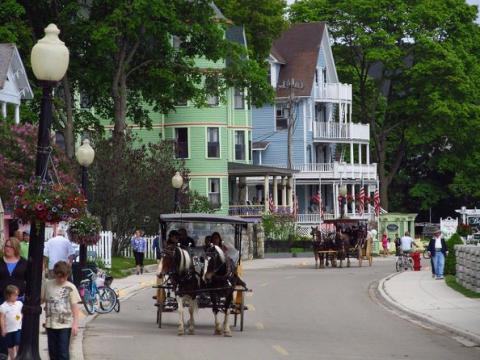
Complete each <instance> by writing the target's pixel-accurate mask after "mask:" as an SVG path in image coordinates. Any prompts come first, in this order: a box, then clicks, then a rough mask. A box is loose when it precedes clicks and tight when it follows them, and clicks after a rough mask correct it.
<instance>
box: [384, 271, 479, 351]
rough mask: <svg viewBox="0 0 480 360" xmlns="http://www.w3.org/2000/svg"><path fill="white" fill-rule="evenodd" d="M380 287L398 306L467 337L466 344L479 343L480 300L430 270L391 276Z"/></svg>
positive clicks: (451, 331)
mask: <svg viewBox="0 0 480 360" xmlns="http://www.w3.org/2000/svg"><path fill="white" fill-rule="evenodd" d="M378 290H379V292H380V294H381V295H382V297H383V298H384V299H385V300H386V301H387V302H388V303H390V304H391V305H393V306H394V307H395V308H397V309H400V310H401V311H404V312H406V313H408V314H409V315H411V316H413V317H414V318H419V319H421V320H422V321H426V322H427V323H430V324H432V325H434V326H435V327H437V328H440V329H442V330H444V331H447V332H449V333H453V334H454V335H455V336H456V337H461V338H463V339H466V340H468V341H467V342H465V341H464V340H463V342H464V343H466V345H470V346H474V345H480V299H470V298H467V297H465V296H463V295H462V294H460V293H458V292H456V291H455V290H453V289H451V288H450V287H449V286H448V285H447V284H446V283H445V281H443V280H435V279H433V278H432V276H431V272H430V271H429V270H426V271H406V272H402V273H396V274H393V275H390V276H388V277H386V278H385V279H383V280H382V281H380V284H379V286H378ZM470 342H471V344H470Z"/></svg>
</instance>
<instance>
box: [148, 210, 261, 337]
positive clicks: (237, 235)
mask: <svg viewBox="0 0 480 360" xmlns="http://www.w3.org/2000/svg"><path fill="white" fill-rule="evenodd" d="M250 222H252V221H251V220H247V219H242V218H240V217H236V216H223V215H211V214H166V215H161V216H160V234H161V239H162V244H163V249H162V257H161V260H160V264H159V267H158V271H157V277H158V280H157V285H156V286H154V288H156V289H157V294H156V296H155V298H156V303H155V306H156V307H157V324H158V327H160V328H161V327H162V314H163V313H164V312H173V311H178V313H179V324H178V334H179V335H183V334H184V322H183V312H184V304H185V305H186V306H187V307H188V310H189V313H190V320H189V322H188V331H189V333H190V334H193V333H194V324H195V322H194V313H195V310H196V309H198V308H211V309H212V311H213V313H214V315H215V334H218V335H220V334H223V335H225V336H231V332H230V327H229V315H230V314H233V315H234V326H237V322H239V328H240V331H243V323H244V313H245V310H246V306H245V301H244V293H245V292H246V291H249V289H248V288H247V287H246V284H245V283H244V282H243V281H242V280H241V279H240V277H239V275H241V274H240V272H241V258H242V230H243V229H244V228H245V227H246V225H247V224H248V223H250ZM178 229H183V230H186V231H188V232H189V234H190V236H191V240H192V243H193V244H194V246H188V247H185V246H183V247H182V246H180V245H179V244H177V243H175V242H169V237H168V236H169V235H171V233H172V230H178ZM212 233H213V234H215V233H216V234H218V238H219V239H220V242H221V243H218V240H217V241H215V240H213V242H211V243H210V242H209V243H205V242H204V239H209V235H210V234H212ZM220 234H222V235H221V236H220ZM195 238H196V239H195ZM208 241H210V240H208ZM190 245H192V244H190ZM219 311H222V312H224V314H225V317H224V320H223V327H222V326H221V325H220V323H219V321H218V319H217V314H218V312H219Z"/></svg>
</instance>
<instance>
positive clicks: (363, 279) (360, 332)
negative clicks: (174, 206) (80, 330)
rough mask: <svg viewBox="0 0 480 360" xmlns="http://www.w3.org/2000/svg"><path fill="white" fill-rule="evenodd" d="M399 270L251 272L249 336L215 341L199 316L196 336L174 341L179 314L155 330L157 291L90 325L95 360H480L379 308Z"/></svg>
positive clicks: (88, 340) (209, 318) (204, 316)
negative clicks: (378, 283) (378, 295)
mask: <svg viewBox="0 0 480 360" xmlns="http://www.w3.org/2000/svg"><path fill="white" fill-rule="evenodd" d="M392 268H393V262H390V261H383V262H380V261H379V262H376V263H375V264H374V266H373V267H371V268H368V267H363V268H357V267H353V268H350V269H327V270H315V269H312V268H306V267H297V268H292V267H290V268H283V269H273V270H255V271H247V272H246V274H245V276H244V278H245V280H246V281H247V283H248V284H249V286H250V287H251V288H253V289H254V293H253V294H250V295H251V296H249V297H248V298H247V304H250V308H251V310H249V311H247V313H246V328H245V331H244V332H238V331H233V337H232V338H224V337H219V336H214V335H213V315H212V314H211V312H210V311H209V310H200V312H199V313H198V316H197V327H196V335H193V336H189V335H185V336H183V337H179V336H177V335H176V327H177V325H176V321H177V315H176V314H167V315H165V316H164V320H165V325H164V327H163V328H162V329H158V328H157V327H156V324H155V312H154V307H153V300H152V298H151V296H152V290H145V291H142V292H140V293H138V294H137V295H135V296H133V297H132V298H130V299H129V300H128V301H126V302H125V303H124V304H122V312H121V313H120V314H109V315H102V316H101V317H98V318H97V319H96V320H94V321H92V322H90V323H89V324H88V328H87V331H86V332H85V340H84V352H85V356H86V359H87V360H90V359H92V360H93V359H135V360H140V359H162V360H170V359H172V360H173V359H175V360H177V359H178V360H183V359H185V360H187V359H194V360H203V359H205V360H216V359H229V360H230V359H231V360H235V359H242V360H243V359H261V360H264V359H288V358H290V359H328V360H332V359H349V360H351V359H372V360H374V359H382V360H384V359H415V360H417V359H432V360H433V359H434V360H441V359H455V360H461V359H479V358H480V349H479V348H471V347H470V348H469V347H466V346H464V345H462V344H460V343H459V342H457V341H455V340H452V339H450V338H449V337H447V336H444V335H441V334H439V333H437V332H435V331H434V330H431V329H426V328H424V327H420V326H418V325H415V324H412V323H411V322H408V321H406V320H404V319H401V318H400V317H398V316H397V315H396V314H394V313H392V312H390V311H387V310H386V309H385V308H384V307H382V306H380V305H379V304H378V302H377V300H376V299H375V298H374V296H373V295H372V291H369V290H371V289H370V284H371V283H372V282H373V281H375V280H379V279H381V278H383V277H384V276H386V275H387V274H388V273H390V272H391V269H392Z"/></svg>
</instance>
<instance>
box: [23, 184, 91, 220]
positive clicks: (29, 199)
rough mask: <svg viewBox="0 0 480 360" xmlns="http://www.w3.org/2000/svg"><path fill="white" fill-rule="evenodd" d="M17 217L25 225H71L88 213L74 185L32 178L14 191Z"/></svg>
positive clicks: (84, 202) (83, 200) (84, 200)
mask: <svg viewBox="0 0 480 360" xmlns="http://www.w3.org/2000/svg"><path fill="white" fill-rule="evenodd" d="M13 202H14V214H15V217H16V218H18V219H20V220H21V221H22V222H24V223H27V222H31V221H41V222H50V223H57V222H60V221H69V220H71V219H75V218H77V217H79V216H81V215H82V214H83V213H84V212H85V208H86V199H85V196H84V195H83V193H82V192H81V190H80V189H79V188H78V187H77V186H75V185H72V184H54V183H51V182H47V181H45V180H41V179H40V178H39V177H33V178H31V179H30V182H28V183H26V184H19V185H18V186H17V187H16V188H15V189H14V190H13Z"/></svg>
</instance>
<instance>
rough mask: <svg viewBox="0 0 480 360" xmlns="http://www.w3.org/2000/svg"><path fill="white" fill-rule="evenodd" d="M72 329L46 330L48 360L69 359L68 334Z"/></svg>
mask: <svg viewBox="0 0 480 360" xmlns="http://www.w3.org/2000/svg"><path fill="white" fill-rule="evenodd" d="M71 333H72V329H71V328H68V329H49V328H47V338H48V355H49V356H50V360H69V359H70V334H71Z"/></svg>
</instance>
